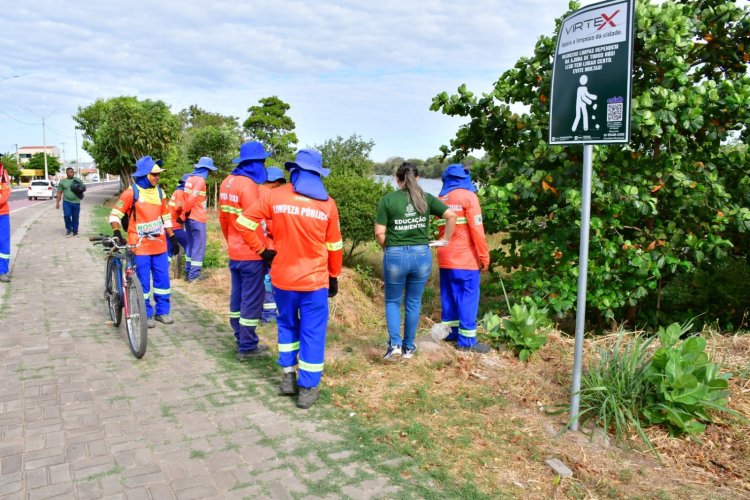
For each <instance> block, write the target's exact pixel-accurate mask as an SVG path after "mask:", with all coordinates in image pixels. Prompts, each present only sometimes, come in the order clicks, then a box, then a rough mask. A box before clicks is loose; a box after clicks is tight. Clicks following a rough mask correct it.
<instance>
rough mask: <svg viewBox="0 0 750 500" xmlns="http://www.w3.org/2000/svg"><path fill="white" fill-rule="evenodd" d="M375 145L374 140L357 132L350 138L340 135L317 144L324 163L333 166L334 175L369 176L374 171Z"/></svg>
mask: <svg viewBox="0 0 750 500" xmlns="http://www.w3.org/2000/svg"><path fill="white" fill-rule="evenodd" d="M374 146H375V142H373V141H372V140H369V141H365V140H364V139H362V137H360V136H358V135H357V134H352V135H351V136H350V137H349V138H348V139H344V138H343V137H341V136H340V135H339V136H337V137H336V138H335V139H328V140H326V141H325V142H323V144H320V145H317V146H315V148H316V149H317V150H318V151H320V154H321V155H322V156H323V165H325V166H326V167H330V168H331V173H332V175H336V176H361V177H368V176H370V175H372V172H373V161H372V160H371V159H370V153H371V152H372V148H373V147H374Z"/></svg>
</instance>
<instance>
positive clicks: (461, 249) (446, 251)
mask: <svg viewBox="0 0 750 500" xmlns="http://www.w3.org/2000/svg"><path fill="white" fill-rule="evenodd" d="M440 201H442V202H443V203H445V204H446V205H448V208H450V209H451V210H453V211H454V212H455V213H456V217H457V220H456V229H455V231H453V236H452V237H451V240H450V242H449V243H448V245H447V246H444V247H439V248H438V251H437V257H438V267H439V268H440V269H468V270H478V269H480V264H482V265H489V263H490V251H489V249H488V248H487V239H486V238H485V235H484V225H483V224H482V209H481V207H480V206H479V198H477V195H476V194H474V193H472V192H471V191H469V190H468V189H454V190H453V191H451V192H449V193H448V194H446V195H445V196H441V197H440ZM437 224H438V225H439V226H440V237H441V238H442V237H443V233H444V231H445V219H438V221H437Z"/></svg>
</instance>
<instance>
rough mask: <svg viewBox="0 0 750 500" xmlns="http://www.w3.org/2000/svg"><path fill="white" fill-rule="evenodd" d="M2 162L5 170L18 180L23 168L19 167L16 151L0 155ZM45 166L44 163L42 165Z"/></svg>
mask: <svg viewBox="0 0 750 500" xmlns="http://www.w3.org/2000/svg"><path fill="white" fill-rule="evenodd" d="M0 162H2V164H3V167H4V168H5V171H6V172H8V175H10V176H11V177H14V178H15V179H16V182H18V177H19V176H20V175H21V169H20V168H19V165H18V161H17V159H16V154H15V153H5V154H2V155H0ZM42 168H44V165H42Z"/></svg>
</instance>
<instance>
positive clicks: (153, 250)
mask: <svg viewBox="0 0 750 500" xmlns="http://www.w3.org/2000/svg"><path fill="white" fill-rule="evenodd" d="M136 188H137V189H138V201H137V202H136V204H135V210H134V211H133V213H132V214H131V210H130V208H131V207H132V206H133V187H132V186H130V187H129V188H127V189H126V190H125V191H123V192H122V194H121V195H120V199H119V200H117V203H116V204H115V207H114V208H113V209H112V211H111V212H110V214H109V221H110V222H120V220H121V219H122V218H123V217H124V216H125V214H128V217H130V221H129V224H128V243H129V244H131V245H135V244H136V243H138V238H139V237H140V235H141V234H143V233H149V234H152V233H156V234H158V236H157V237H155V238H154V239H149V238H143V241H141V244H140V245H139V246H138V248H136V249H135V254H136V255H158V254H160V253H164V252H166V251H167V237H166V234H165V233H164V228H171V227H172V216H171V215H170V213H169V207H168V206H167V199H166V198H161V197H160V196H159V189H158V188H156V187H154V188H151V189H144V188H142V187H140V186H136Z"/></svg>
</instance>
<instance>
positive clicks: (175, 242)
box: [169, 234, 180, 255]
mask: <svg viewBox="0 0 750 500" xmlns="http://www.w3.org/2000/svg"><path fill="white" fill-rule="evenodd" d="M169 241H170V242H171V243H172V255H177V254H178V253H180V240H178V239H177V235H176V234H172V236H170V237H169Z"/></svg>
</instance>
